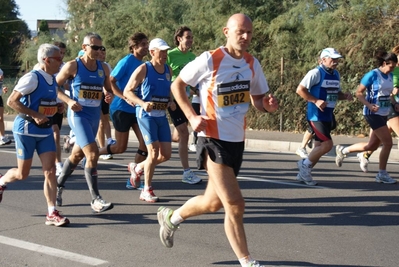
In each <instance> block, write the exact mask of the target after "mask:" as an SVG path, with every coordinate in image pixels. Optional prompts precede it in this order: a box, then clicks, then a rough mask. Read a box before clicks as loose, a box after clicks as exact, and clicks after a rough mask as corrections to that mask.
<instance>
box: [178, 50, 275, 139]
mask: <svg viewBox="0 0 399 267" xmlns="http://www.w3.org/2000/svg"><path fill="white" fill-rule="evenodd" d="M179 75H180V77H181V79H182V80H183V81H184V82H185V83H187V84H189V85H191V86H196V85H197V84H198V86H199V91H200V93H199V98H200V104H201V114H202V115H206V116H208V117H209V118H210V120H208V126H207V128H206V130H205V131H202V132H201V133H199V136H206V137H212V138H215V139H219V140H223V141H229V142H242V141H244V139H245V127H246V125H245V115H246V113H247V111H248V108H249V104H250V103H251V98H250V96H251V95H264V94H265V93H267V92H268V91H269V86H268V84H267V81H266V78H265V75H264V74H263V71H262V67H261V66H260V63H259V61H258V60H257V59H256V58H254V57H253V56H251V55H250V54H249V53H245V54H244V57H243V58H241V59H235V58H233V57H231V56H230V55H229V54H228V53H227V52H226V51H225V48H224V47H223V46H222V47H219V48H218V49H216V50H213V51H207V52H204V53H202V54H201V55H200V56H199V57H197V58H196V59H195V60H193V61H191V62H189V63H188V64H187V65H186V66H185V67H184V68H183V69H182V70H181V72H180V74H179Z"/></svg>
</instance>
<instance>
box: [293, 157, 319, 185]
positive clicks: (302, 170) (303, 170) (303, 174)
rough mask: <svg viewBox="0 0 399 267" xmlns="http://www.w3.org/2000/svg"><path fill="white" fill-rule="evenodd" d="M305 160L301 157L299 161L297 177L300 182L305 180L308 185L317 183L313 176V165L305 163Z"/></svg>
mask: <svg viewBox="0 0 399 267" xmlns="http://www.w3.org/2000/svg"><path fill="white" fill-rule="evenodd" d="M304 161H305V160H304V159H301V160H300V161H298V163H297V164H298V169H299V173H298V175H297V176H296V179H297V180H298V181H300V182H304V183H305V184H307V185H311V186H314V185H317V182H316V181H314V180H313V178H312V167H311V166H307V165H306V164H304Z"/></svg>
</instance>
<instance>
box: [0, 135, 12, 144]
mask: <svg viewBox="0 0 399 267" xmlns="http://www.w3.org/2000/svg"><path fill="white" fill-rule="evenodd" d="M9 144H11V140H10V139H8V137H7V136H3V138H1V139H0V146H4V145H9Z"/></svg>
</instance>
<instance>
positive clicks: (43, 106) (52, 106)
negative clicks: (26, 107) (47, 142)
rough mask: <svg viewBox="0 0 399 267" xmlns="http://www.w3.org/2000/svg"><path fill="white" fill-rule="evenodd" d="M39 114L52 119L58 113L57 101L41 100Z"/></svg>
mask: <svg viewBox="0 0 399 267" xmlns="http://www.w3.org/2000/svg"><path fill="white" fill-rule="evenodd" d="M38 111H39V113H41V114H43V115H45V116H47V117H52V116H53V115H54V114H55V113H57V111H58V105H57V100H56V99H40V104H39V109H38Z"/></svg>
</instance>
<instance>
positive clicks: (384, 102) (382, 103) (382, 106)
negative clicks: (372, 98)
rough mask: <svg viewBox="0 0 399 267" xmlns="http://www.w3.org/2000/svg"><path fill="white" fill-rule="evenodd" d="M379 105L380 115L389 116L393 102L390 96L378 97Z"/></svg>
mask: <svg viewBox="0 0 399 267" xmlns="http://www.w3.org/2000/svg"><path fill="white" fill-rule="evenodd" d="M377 105H378V106H379V109H378V113H380V114H387V113H388V112H389V108H390V107H391V100H390V98H389V96H380V97H378V100H377Z"/></svg>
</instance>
